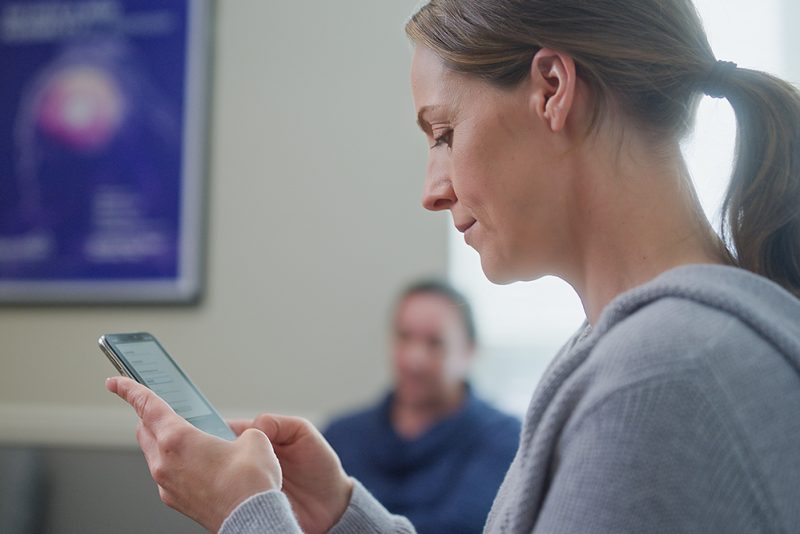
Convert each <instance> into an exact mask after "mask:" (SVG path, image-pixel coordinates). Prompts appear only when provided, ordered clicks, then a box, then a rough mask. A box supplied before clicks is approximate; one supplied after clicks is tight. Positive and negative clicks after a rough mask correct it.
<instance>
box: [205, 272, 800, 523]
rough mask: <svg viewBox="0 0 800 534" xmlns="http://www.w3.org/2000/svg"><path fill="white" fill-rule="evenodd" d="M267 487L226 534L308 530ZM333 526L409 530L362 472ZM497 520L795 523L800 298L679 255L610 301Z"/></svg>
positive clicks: (562, 377) (553, 400)
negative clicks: (364, 482) (682, 262)
mask: <svg viewBox="0 0 800 534" xmlns="http://www.w3.org/2000/svg"><path fill="white" fill-rule="evenodd" d="M299 531H300V530H299V527H298V526H297V523H296V521H295V520H294V518H293V516H292V512H291V508H290V506H289V503H288V500H287V499H286V497H285V496H284V495H283V494H282V493H281V492H278V491H270V492H265V493H261V494H259V495H256V496H254V497H252V498H250V499H248V500H247V501H245V502H244V503H242V504H241V505H240V506H239V507H238V508H237V509H236V510H235V511H234V512H233V513H232V514H231V516H230V517H228V518H227V520H226V521H225V523H224V524H223V526H222V529H221V531H220V532H222V533H224V534H234V533H237V534H251V533H252V534H255V533H265V532H270V533H271V532H281V533H284V532H299ZM332 532H333V533H335V534H349V533H353V534H355V533H367V532H396V533H405V532H409V533H410V532H413V528H412V527H411V525H410V524H409V523H408V522H407V521H406V520H404V519H403V518H400V517H397V516H393V515H391V514H389V513H388V512H387V511H386V510H385V509H383V507H381V506H380V504H378V503H377V502H376V501H375V500H374V499H373V498H372V497H371V496H370V495H369V493H368V492H367V491H366V490H365V489H364V488H363V487H362V486H361V485H359V484H356V488H355V490H354V493H353V497H352V499H351V503H350V506H349V507H348V509H347V511H346V512H345V515H344V516H343V517H342V519H341V520H340V521H339V523H338V524H337V525H336V526H335V527H334V528H333V530H332ZM486 532H507V533H514V534H516V533H529V532H535V533H584V532H592V533H626V532H631V533H649V532H653V533H656V532H659V533H660V532H664V533H673V532H703V533H709V532H724V533H748V534H749V533H761V532H763V533H797V532H800V301H798V299H796V298H795V297H793V296H791V295H790V294H789V293H787V292H786V291H784V290H783V289H781V288H780V287H779V286H777V285H775V284H773V283H772V282H770V281H768V280H765V279H764V278H761V277H758V276H756V275H754V274H751V273H748V272H746V271H743V270H740V269H735V268H732V267H720V266H708V265H705V266H701V265H693V266H684V267H679V268H677V269H673V270H671V271H669V272H667V273H664V274H662V275H661V276H659V277H658V278H656V279H654V280H652V281H650V282H648V283H647V284H645V285H642V286H640V287H638V288H635V289H633V290H631V291H628V292H626V293H624V294H622V295H620V296H619V297H617V298H616V299H615V300H614V301H613V302H611V303H610V304H609V305H608V306H607V307H606V309H605V310H604V311H603V313H602V315H601V316H600V318H599V320H598V322H597V324H596V326H595V327H594V328H590V327H588V326H585V327H583V328H582V329H581V330H580V331H579V332H578V333H577V334H576V335H575V336H574V337H573V338H572V339H571V340H570V341H569V342H568V343H567V344H566V345H565V347H564V348H563V349H562V350H561V351H560V352H559V354H558V355H557V356H556V358H555V359H554V361H553V363H552V364H551V365H550V368H549V369H548V371H547V373H546V374H545V376H544V377H543V379H542V381H541V383H540V384H539V387H538V388H537V390H536V392H535V393H534V396H533V399H532V400H531V404H530V406H529V408H528V412H527V415H526V418H525V422H524V427H523V430H522V436H521V440H520V448H519V450H518V451H517V455H516V457H515V459H514V462H513V463H512V465H511V467H510V469H509V471H508V473H507V475H506V478H505V481H504V482H503V485H502V486H501V488H500V492H499V493H498V495H497V498H496V499H495V502H494V505H493V507H492V511H491V512H490V514H489V518H488V522H487V524H486Z"/></svg>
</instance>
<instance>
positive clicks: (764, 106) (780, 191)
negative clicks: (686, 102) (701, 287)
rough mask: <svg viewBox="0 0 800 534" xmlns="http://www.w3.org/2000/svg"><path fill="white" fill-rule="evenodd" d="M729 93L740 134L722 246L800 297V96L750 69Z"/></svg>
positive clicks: (737, 74) (736, 75)
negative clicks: (725, 246) (723, 244)
mask: <svg viewBox="0 0 800 534" xmlns="http://www.w3.org/2000/svg"><path fill="white" fill-rule="evenodd" d="M724 85H725V86H726V87H725V88H724V91H721V92H724V95H725V96H726V97H727V98H728V101H729V102H730V104H731V106H732V107H733V110H734V112H735V113H736V122H737V125H738V126H737V135H736V150H735V156H734V168H733V175H732V178H731V182H730V185H729V186H728V191H727V193H726V195H725V201H724V203H723V205H722V213H723V222H722V236H723V239H724V241H725V243H726V245H727V246H728V248H729V249H730V251H731V253H732V254H733V257H734V258H735V260H736V262H737V263H738V265H739V266H740V267H742V268H744V269H747V270H749V271H752V272H754V273H757V274H760V275H762V276H765V277H767V278H769V279H771V280H773V281H775V282H777V283H778V284H780V285H782V286H783V287H784V288H786V289H787V290H788V291H790V292H791V293H793V294H794V295H796V296H800V92H798V91H797V89H795V88H794V87H793V86H792V85H790V84H789V83H787V82H785V81H783V80H780V79H778V78H776V77H774V76H771V75H768V74H765V73H763V72H758V71H753V70H748V69H735V70H733V71H732V72H730V73H729V75H728V76H726V82H725V84H724Z"/></svg>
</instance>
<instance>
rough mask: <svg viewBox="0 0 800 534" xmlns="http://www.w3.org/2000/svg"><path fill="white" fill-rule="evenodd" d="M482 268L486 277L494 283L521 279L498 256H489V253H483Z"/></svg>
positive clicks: (509, 282)
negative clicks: (505, 266)
mask: <svg viewBox="0 0 800 534" xmlns="http://www.w3.org/2000/svg"><path fill="white" fill-rule="evenodd" d="M481 269H482V270H483V274H484V275H485V276H486V278H487V279H488V280H489V281H490V282H492V283H493V284H498V285H506V284H511V283H513V282H517V281H518V280H520V279H519V278H518V277H516V276H514V274H513V273H512V272H511V271H510V270H509V269H507V268H504V266H503V264H502V262H500V261H498V258H496V257H489V255H488V254H481Z"/></svg>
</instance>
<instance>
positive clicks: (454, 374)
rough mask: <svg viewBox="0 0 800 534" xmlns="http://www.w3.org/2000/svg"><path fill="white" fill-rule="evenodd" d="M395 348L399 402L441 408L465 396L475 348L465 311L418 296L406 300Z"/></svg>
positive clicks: (399, 314) (425, 295) (435, 298)
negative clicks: (466, 327) (464, 386)
mask: <svg viewBox="0 0 800 534" xmlns="http://www.w3.org/2000/svg"><path fill="white" fill-rule="evenodd" d="M392 347H393V364H394V375H395V396H396V400H397V401H398V402H401V403H403V404H408V405H413V406H416V407H436V406H437V405H440V404H443V403H446V402H447V401H448V400H449V399H451V398H453V396H454V395H458V394H459V393H460V391H461V388H462V386H463V383H464V381H465V379H466V377H467V373H468V371H469V364H470V361H471V359H472V353H473V347H472V344H471V343H470V341H469V339H468V338H467V333H466V330H465V328H464V325H463V322H462V320H461V314H460V312H459V311H458V309H456V307H455V305H454V304H453V303H452V302H451V301H449V300H448V299H447V298H445V297H443V296H441V295H437V294H434V293H417V294H412V295H410V296H408V297H406V298H405V299H404V300H403V301H401V302H400V304H399V305H398V308H397V311H396V313H395V318H394V325H393V337H392Z"/></svg>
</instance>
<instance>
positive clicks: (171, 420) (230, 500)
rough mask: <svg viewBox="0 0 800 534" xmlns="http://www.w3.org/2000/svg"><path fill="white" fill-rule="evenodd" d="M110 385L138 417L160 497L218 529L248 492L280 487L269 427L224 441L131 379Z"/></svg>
mask: <svg viewBox="0 0 800 534" xmlns="http://www.w3.org/2000/svg"><path fill="white" fill-rule="evenodd" d="M106 388H108V390H109V391H111V392H112V393H116V394H117V395H119V396H120V397H122V399H123V400H125V401H126V402H127V403H128V404H130V405H131V406H133V408H134V410H136V414H137V415H138V416H139V425H138V427H137V429H136V439H137V440H138V441H139V446H140V447H141V448H142V451H143V452H144V457H145V459H146V460H147V465H148V466H149V468H150V474H151V475H152V477H153V480H155V482H156V484H158V492H159V495H160V496H161V500H162V501H164V503H165V504H166V505H167V506H170V507H171V508H175V509H176V510H178V511H179V512H181V513H183V514H185V515H187V516H189V517H191V518H192V519H194V520H195V521H197V522H198V523H200V524H201V525H203V526H204V527H205V528H207V529H208V530H210V531H212V532H217V531H218V530H219V528H220V526H221V525H222V522H223V521H224V520H225V518H226V517H227V516H228V515H229V514H230V513H231V512H232V511H233V510H234V508H236V507H237V506H238V505H239V504H240V503H241V502H242V501H244V500H245V499H247V498H248V497H250V496H252V495H255V494H256V493H261V492H262V491H266V490H270V489H280V487H281V466H280V464H279V463H278V459H277V458H276V457H275V454H274V452H273V449H272V446H271V444H270V442H269V440H268V439H267V436H265V435H264V432H262V431H260V430H258V429H257V428H250V429H247V430H243V431H241V432H239V434H241V435H240V436H239V438H238V439H237V440H236V441H233V442H230V441H225V440H223V439H220V438H217V437H215V436H211V435H209V434H206V433H205V432H202V431H200V430H198V429H197V428H195V427H193V426H192V425H191V424H189V423H188V422H187V421H186V420H185V419H184V418H182V417H181V416H179V415H177V414H176V413H175V412H174V411H173V410H172V408H170V407H169V405H168V404H167V403H166V402H164V401H163V400H162V399H161V398H160V397H159V396H158V395H156V394H155V393H153V392H152V391H151V390H150V389H148V388H147V387H145V386H143V385H141V384H138V383H136V382H134V381H133V380H131V379H129V378H123V377H115V378H109V379H108V380H107V381H106ZM334 458H335V457H334Z"/></svg>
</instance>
